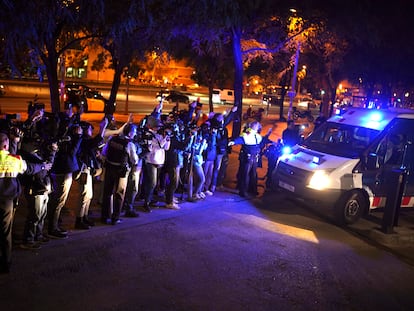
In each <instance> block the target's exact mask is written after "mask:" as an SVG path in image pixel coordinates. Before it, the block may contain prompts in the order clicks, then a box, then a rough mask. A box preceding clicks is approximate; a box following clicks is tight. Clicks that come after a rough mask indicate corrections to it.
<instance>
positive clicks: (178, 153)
mask: <svg viewBox="0 0 414 311" xmlns="http://www.w3.org/2000/svg"><path fill="white" fill-rule="evenodd" d="M177 122H178V121H175V122H174V123H169V124H167V125H166V129H165V131H164V132H165V133H166V135H167V136H170V138H171V144H170V148H169V149H168V150H167V151H166V156H165V165H164V166H163V170H164V171H165V175H166V176H168V180H169V183H168V184H167V185H166V191H165V203H166V207H167V208H171V209H180V206H179V205H178V204H177V201H178V200H177V199H176V198H175V197H174V194H175V191H176V190H177V187H178V184H179V181H180V171H181V169H182V168H183V167H184V152H186V151H187V152H188V151H189V150H190V148H191V144H192V137H193V136H186V135H185V134H184V133H183V132H180V125H179V124H178V123H177ZM166 176H164V181H165V180H166V179H167V178H166Z"/></svg>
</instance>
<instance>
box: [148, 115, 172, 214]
mask: <svg viewBox="0 0 414 311" xmlns="http://www.w3.org/2000/svg"><path fill="white" fill-rule="evenodd" d="M162 126H163V124H162V122H161V120H160V119H157V118H155V117H154V116H152V115H150V116H148V118H147V127H148V131H147V132H148V133H147V134H148V135H147V137H146V141H145V145H146V147H147V152H146V154H145V155H144V178H145V183H144V189H143V190H144V207H143V208H144V210H145V211H146V212H148V213H149V212H151V207H154V206H157V202H156V201H155V200H153V194H154V190H155V188H156V186H157V183H158V176H159V170H160V169H161V167H162V166H163V165H164V163H165V151H166V150H168V149H169V148H170V142H171V141H170V139H171V137H170V136H168V135H162V134H160V133H159V131H160V130H161V128H162Z"/></svg>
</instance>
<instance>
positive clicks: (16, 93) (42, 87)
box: [0, 81, 319, 117]
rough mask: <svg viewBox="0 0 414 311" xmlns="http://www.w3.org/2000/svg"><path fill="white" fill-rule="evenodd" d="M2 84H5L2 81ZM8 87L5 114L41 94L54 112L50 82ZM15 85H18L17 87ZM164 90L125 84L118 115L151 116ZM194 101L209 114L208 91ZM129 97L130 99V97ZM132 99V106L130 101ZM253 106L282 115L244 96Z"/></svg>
mask: <svg viewBox="0 0 414 311" xmlns="http://www.w3.org/2000/svg"><path fill="white" fill-rule="evenodd" d="M0 82H2V81H0ZM2 83H5V85H6V86H7V90H6V91H7V93H6V95H5V96H3V97H0V111H1V112H2V113H15V112H21V111H26V110H27V104H28V101H31V100H33V97H34V95H35V94H37V95H38V98H39V102H42V103H45V105H46V110H47V111H50V110H51V108H50V98H49V89H48V85H47V84H46V83H39V82H31V83H24V82H10V81H9V82H7V81H3V82H2ZM13 83H14V84H13ZM90 87H93V88H95V85H93V84H90ZM97 87H98V89H99V90H100V91H101V92H102V95H103V96H104V97H106V98H109V92H110V87H109V85H106V86H102V85H100V86H99V85H98V86H97ZM159 90H160V88H156V87H141V86H131V87H129V88H128V91H127V88H126V86H125V85H121V86H120V88H119V91H118V95H117V99H116V112H118V113H125V114H128V113H138V114H144V115H145V114H149V113H150V112H151V111H152V110H153V108H154V106H155V105H156V104H157V101H156V100H155V97H156V94H157V92H158V91H159ZM185 93H186V94H187V95H188V96H189V98H190V101H193V100H196V99H197V98H198V97H199V98H200V100H201V102H202V103H203V104H204V106H205V108H204V110H205V111H206V112H207V111H208V93H207V90H206V89H205V88H200V89H197V90H189V91H186V92H185ZM127 95H128V96H127ZM127 97H128V103H127V101H126V99H127ZM249 106H252V107H253V110H256V111H257V110H258V109H259V108H263V109H265V110H266V114H269V115H277V116H278V115H279V107H278V106H269V107H267V105H263V103H262V101H261V98H260V97H258V96H256V97H244V98H243V112H245V111H246V110H247V108H248V107H249ZM164 107H165V108H164V111H165V112H168V111H170V110H171V109H172V108H173V104H169V103H168V102H164ZM186 108H187V105H186V104H183V103H180V107H179V109H186ZM230 108H231V105H221V104H215V105H214V111H215V112H224V111H226V110H229V109H230ZM288 109H289V100H288V99H285V102H284V115H285V117H287V113H288ZM311 111H312V113H313V115H314V116H315V117H316V116H317V115H318V113H319V112H318V109H317V108H314V109H312V110H311Z"/></svg>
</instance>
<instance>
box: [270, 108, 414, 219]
mask: <svg viewBox="0 0 414 311" xmlns="http://www.w3.org/2000/svg"><path fill="white" fill-rule="evenodd" d="M413 142H414V110H394V109H387V110H376V109H375V110H374V109H373V110H369V109H363V108H349V109H348V110H346V111H345V112H344V113H343V114H342V115H336V116H333V117H331V118H330V119H328V120H327V121H326V122H325V123H323V124H322V125H320V126H319V127H318V128H317V129H316V130H315V131H314V132H313V133H311V135H309V136H308V137H307V138H306V139H305V140H304V141H303V142H302V143H301V144H300V145H296V146H295V147H293V149H292V152H291V153H289V154H285V155H282V156H281V157H280V158H279V160H278V164H277V166H276V168H275V170H274V172H273V175H272V181H273V187H274V189H279V190H280V189H281V190H282V191H285V192H286V193H289V194H293V195H294V196H295V197H299V198H302V199H304V200H306V202H308V203H309V202H312V203H316V206H318V207H320V208H322V207H328V208H329V209H330V210H329V215H333V216H334V218H335V220H336V221H337V222H339V223H341V224H351V223H355V222H356V221H357V220H358V219H359V218H360V217H361V216H363V215H364V214H365V213H367V212H369V210H370V209H375V208H378V207H384V206H385V202H386V196H387V194H388V192H387V191H389V189H390V188H392V187H395V181H394V184H391V183H392V182H390V180H389V178H388V177H389V176H390V172H391V171H392V170H395V169H405V172H406V173H407V175H406V183H405V185H403V187H404V192H403V198H402V201H401V207H414V145H413ZM394 189H395V188H394Z"/></svg>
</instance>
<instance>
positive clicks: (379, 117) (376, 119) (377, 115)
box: [370, 111, 384, 122]
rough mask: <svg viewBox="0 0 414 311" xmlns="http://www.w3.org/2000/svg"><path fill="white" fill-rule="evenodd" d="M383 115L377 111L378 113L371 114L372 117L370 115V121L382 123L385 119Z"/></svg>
mask: <svg viewBox="0 0 414 311" xmlns="http://www.w3.org/2000/svg"><path fill="white" fill-rule="evenodd" d="M383 117H384V116H383V115H382V113H381V112H379V111H376V112H373V113H371V115H370V119H371V121H374V122H380V121H381V120H382V119H383Z"/></svg>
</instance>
